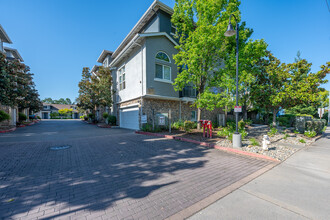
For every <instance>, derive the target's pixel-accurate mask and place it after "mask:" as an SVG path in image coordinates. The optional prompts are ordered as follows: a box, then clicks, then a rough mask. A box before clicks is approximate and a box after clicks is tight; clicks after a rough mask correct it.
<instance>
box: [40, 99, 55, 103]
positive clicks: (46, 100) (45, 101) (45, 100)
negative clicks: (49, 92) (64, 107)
mask: <svg viewBox="0 0 330 220" xmlns="http://www.w3.org/2000/svg"><path fill="white" fill-rule="evenodd" d="M42 102H44V103H48V104H55V103H54V101H53V99H52V98H45V99H43V100H42Z"/></svg>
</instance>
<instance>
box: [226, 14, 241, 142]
mask: <svg viewBox="0 0 330 220" xmlns="http://www.w3.org/2000/svg"><path fill="white" fill-rule="evenodd" d="M231 16H234V18H235V21H236V31H235V30H234V28H233V26H232V25H231V21H230V19H231ZM235 34H236V106H238V37H239V24H238V22H237V19H236V17H235V15H233V14H231V15H230V16H229V24H228V27H227V31H226V32H225V36H226V37H231V36H233V35H235ZM235 116H236V132H235V133H234V135H233V147H236V148H239V147H242V138H241V135H240V133H239V132H238V112H235Z"/></svg>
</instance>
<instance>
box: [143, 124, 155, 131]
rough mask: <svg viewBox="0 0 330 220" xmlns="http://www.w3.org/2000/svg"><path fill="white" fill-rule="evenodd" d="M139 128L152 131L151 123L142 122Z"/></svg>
mask: <svg viewBox="0 0 330 220" xmlns="http://www.w3.org/2000/svg"><path fill="white" fill-rule="evenodd" d="M141 130H142V131H144V132H152V125H151V124H143V125H142V128H141Z"/></svg>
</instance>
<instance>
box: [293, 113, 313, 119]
mask: <svg viewBox="0 0 330 220" xmlns="http://www.w3.org/2000/svg"><path fill="white" fill-rule="evenodd" d="M296 116H299V117H307V118H311V119H313V118H314V116H313V115H307V114H298V115H296Z"/></svg>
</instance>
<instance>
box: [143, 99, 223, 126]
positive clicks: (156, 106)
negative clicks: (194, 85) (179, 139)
mask: <svg viewBox="0 0 330 220" xmlns="http://www.w3.org/2000/svg"><path fill="white" fill-rule="evenodd" d="M142 105H143V108H142V112H143V114H145V115H147V118H148V123H150V124H151V123H152V110H154V114H155V115H156V114H157V113H168V112H169V109H171V113H172V122H174V121H178V120H179V119H180V102H179V101H171V100H159V99H143V104H142ZM191 105H192V103H191V102H190V103H185V102H183V101H181V119H182V120H191V111H196V118H197V108H195V107H191ZM221 113H223V111H222V110H221V109H215V110H213V111H207V110H206V109H202V114H201V119H202V120H211V121H216V120H217V115H218V114H221Z"/></svg>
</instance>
